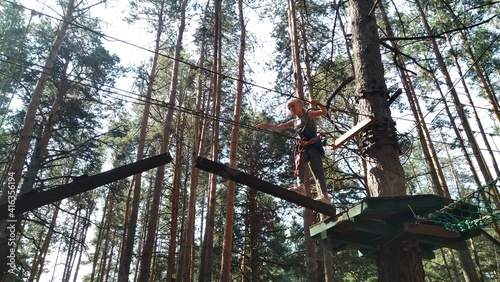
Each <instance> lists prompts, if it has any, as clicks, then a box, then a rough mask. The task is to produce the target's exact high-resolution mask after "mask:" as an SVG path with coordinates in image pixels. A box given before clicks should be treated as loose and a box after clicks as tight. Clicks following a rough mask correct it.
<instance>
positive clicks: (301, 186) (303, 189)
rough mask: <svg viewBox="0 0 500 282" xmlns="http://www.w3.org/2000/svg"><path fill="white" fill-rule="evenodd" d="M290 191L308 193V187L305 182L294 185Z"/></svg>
mask: <svg viewBox="0 0 500 282" xmlns="http://www.w3.org/2000/svg"><path fill="white" fill-rule="evenodd" d="M290 191H293V192H295V193H299V194H301V195H304V196H305V195H306V187H304V184H302V183H301V184H297V185H295V186H293V188H291V189H290Z"/></svg>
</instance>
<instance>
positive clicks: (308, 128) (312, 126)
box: [293, 110, 325, 156]
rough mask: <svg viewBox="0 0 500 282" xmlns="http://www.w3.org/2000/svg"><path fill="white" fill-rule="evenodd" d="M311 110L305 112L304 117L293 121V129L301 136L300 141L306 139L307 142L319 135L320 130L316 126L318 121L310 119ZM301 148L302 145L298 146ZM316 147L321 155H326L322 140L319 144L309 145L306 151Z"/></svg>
mask: <svg viewBox="0 0 500 282" xmlns="http://www.w3.org/2000/svg"><path fill="white" fill-rule="evenodd" d="M308 111H309V110H307V111H306V110H304V111H303V112H302V113H303V114H302V117H300V118H297V117H296V118H295V119H294V120H293V129H294V130H295V132H297V134H298V135H299V138H300V139H304V140H306V141H308V140H311V139H313V138H314V137H316V136H317V135H318V128H317V126H316V121H314V118H312V119H310V118H309V113H308ZM298 146H299V147H300V145H298ZM313 146H314V147H315V148H316V149H317V150H318V151H319V152H320V155H321V156H323V155H324V154H325V151H324V149H323V146H322V145H321V140H318V142H315V143H314V144H311V145H308V146H307V147H306V149H309V148H311V147H313Z"/></svg>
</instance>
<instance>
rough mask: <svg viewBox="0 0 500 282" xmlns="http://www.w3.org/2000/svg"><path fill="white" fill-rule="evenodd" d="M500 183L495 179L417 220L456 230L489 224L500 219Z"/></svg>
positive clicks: (465, 229) (499, 180)
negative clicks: (499, 194) (499, 197)
mask: <svg viewBox="0 0 500 282" xmlns="http://www.w3.org/2000/svg"><path fill="white" fill-rule="evenodd" d="M499 185H500V179H497V180H494V181H492V182H491V183H490V184H488V185H486V186H484V187H481V188H479V189H478V190H476V191H474V192H472V193H470V194H468V195H467V196H465V197H463V198H462V199H460V200H457V201H454V202H453V203H451V204H449V205H447V206H444V207H443V208H441V209H439V210H437V211H435V212H432V213H429V214H427V215H426V216H424V217H417V221H418V222H422V223H423V222H431V223H434V224H438V225H443V226H444V228H446V229H448V230H450V231H454V232H465V231H469V230H474V229H478V228H482V227H486V226H489V225H490V224H492V223H494V222H498V221H500V205H499V199H498V188H499Z"/></svg>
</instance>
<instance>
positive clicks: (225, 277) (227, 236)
mask: <svg viewBox="0 0 500 282" xmlns="http://www.w3.org/2000/svg"><path fill="white" fill-rule="evenodd" d="M238 12H239V13H238V19H239V26H240V51H239V56H238V82H237V89H236V101H235V105H234V123H233V127H232V130H231V145H230V149H229V167H231V168H236V165H237V159H238V135H239V130H240V128H239V126H238V124H239V123H240V120H241V105H242V100H243V98H242V97H243V79H244V66H245V49H246V43H245V41H246V40H245V39H246V28H245V18H244V16H243V0H238ZM235 195H236V182H234V181H231V180H230V181H229V182H228V190H227V199H226V201H227V202H226V215H225V222H224V243H223V246H222V262H221V281H230V280H231V276H230V274H231V257H232V256H231V255H232V247H233V225H234V200H235Z"/></svg>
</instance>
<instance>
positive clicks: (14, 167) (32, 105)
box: [0, 0, 75, 278]
mask: <svg viewBox="0 0 500 282" xmlns="http://www.w3.org/2000/svg"><path fill="white" fill-rule="evenodd" d="M74 11H75V0H70V1H69V2H68V5H67V10H66V13H65V15H64V21H63V22H62V24H61V27H60V28H59V31H58V32H57V35H56V38H55V40H54V43H53V44H52V47H51V49H50V52H49V56H48V58H47V60H46V61H45V65H44V68H43V69H44V71H43V72H42V73H41V74H40V78H39V79H38V82H37V85H36V87H35V90H34V91H33V94H32V95H31V100H30V102H29V105H28V108H27V110H26V115H25V117H24V121H23V127H22V129H21V132H20V137H19V141H18V143H17V148H16V153H15V155H14V159H13V160H12V164H11V166H10V171H9V173H11V174H12V177H13V180H14V181H12V182H13V185H15V188H14V189H16V190H17V187H18V185H19V180H20V178H21V171H22V169H23V166H24V162H25V161H26V158H27V155H28V151H29V147H30V143H31V136H32V134H33V128H34V126H35V116H36V111H37V108H38V106H39V105H40V100H41V98H42V94H43V91H44V89H45V85H46V83H47V81H48V79H49V77H50V74H51V71H52V67H53V66H54V62H55V60H56V56H57V53H58V51H59V48H60V47H61V45H62V43H63V41H64V38H65V37H66V32H67V30H68V28H69V25H70V24H71V22H72V21H73V13H74ZM8 189H11V185H4V186H3V187H2V195H1V197H0V203H5V202H7V195H9V194H8ZM15 224H19V222H17V221H16V223H15ZM8 232H9V231H8V230H7V220H2V221H0V246H1V247H0V276H2V277H0V278H5V277H6V275H10V274H7V262H8V261H7V256H8V251H9V250H10V248H8V246H7V244H8V242H7V239H8V238H9V236H8Z"/></svg>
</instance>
